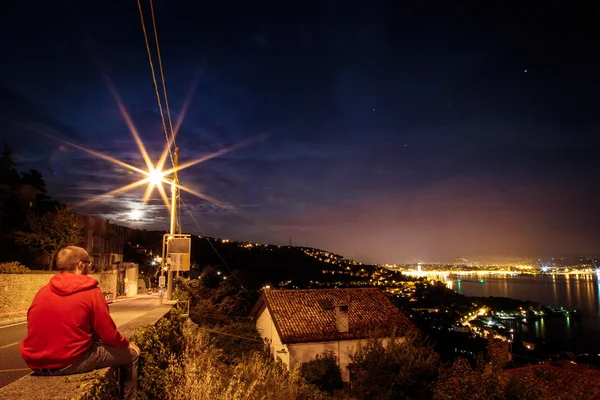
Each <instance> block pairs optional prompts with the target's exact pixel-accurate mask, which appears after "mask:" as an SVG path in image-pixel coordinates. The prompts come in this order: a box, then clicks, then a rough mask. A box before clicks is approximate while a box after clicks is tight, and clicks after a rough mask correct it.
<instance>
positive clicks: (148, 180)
mask: <svg viewBox="0 0 600 400" xmlns="http://www.w3.org/2000/svg"><path fill="white" fill-rule="evenodd" d="M105 78H106V82H107V85H108V87H109V91H110V92H111V94H112V96H113V98H114V99H115V102H116V103H117V106H118V109H119V112H120V114H121V116H122V118H123V120H124V121H125V124H126V125H127V127H128V129H129V132H130V134H131V136H132V137H133V139H134V141H135V143H136V145H137V147H138V150H139V152H140V156H141V158H142V159H143V160H144V162H145V164H146V168H145V169H143V168H139V167H136V166H134V165H131V164H129V163H127V162H125V161H122V160H119V159H117V158H115V157H113V156H109V155H107V154H105V153H102V152H100V151H97V150H94V149H91V148H89V147H86V146H83V145H81V144H79V143H75V142H73V141H70V140H66V139H63V138H60V137H57V136H55V135H53V134H50V133H48V132H45V131H43V130H41V129H38V128H36V127H33V126H30V125H22V124H19V123H14V122H12V121H10V122H11V123H12V124H14V125H16V126H19V127H20V128H22V129H25V130H28V131H31V132H33V133H36V134H40V135H43V136H46V137H48V138H51V139H53V140H56V141H59V142H61V143H63V144H65V145H67V146H69V147H72V148H75V149H77V150H80V151H83V152H85V153H87V154H89V155H91V156H94V157H96V158H99V159H102V160H105V161H108V162H110V163H112V164H115V165H117V166H120V167H123V168H125V169H128V170H130V171H132V172H134V173H137V174H139V175H141V176H142V177H141V179H139V180H137V181H135V182H131V183H129V184H127V185H124V186H122V187H119V188H116V189H113V190H111V191H109V192H106V193H102V194H100V195H98V196H95V197H92V198H90V199H86V200H84V201H82V202H79V203H76V204H74V205H73V206H74V207H76V208H79V207H82V206H84V205H88V204H90V203H93V202H96V201H98V200H101V199H104V198H106V197H112V196H115V195H117V194H119V193H123V192H126V191H129V190H132V189H136V188H138V187H141V186H143V185H147V187H146V190H145V192H144V195H143V197H142V204H147V202H148V201H149V199H150V197H151V196H152V193H153V191H154V188H156V189H157V190H158V192H159V193H160V196H161V198H162V200H163V202H164V204H165V206H166V207H167V209H168V210H169V212H170V208H171V202H170V201H169V198H168V196H167V193H166V191H165V188H164V186H163V184H167V185H171V184H172V183H173V182H172V180H171V179H170V178H169V176H170V175H173V174H174V173H175V172H179V171H181V170H184V169H186V168H189V167H192V166H194V165H198V164H201V163H203V162H205V161H208V160H211V159H213V158H216V157H219V156H221V155H224V154H227V153H230V152H232V151H234V150H238V149H240V148H243V147H246V146H248V145H250V144H252V143H254V142H256V141H258V140H262V139H265V138H266V137H268V136H269V134H260V135H257V136H255V137H252V138H250V139H247V140H244V141H242V142H239V143H236V144H233V145H231V146H229V147H226V148H223V149H220V150H217V151H215V152H213V153H210V154H207V155H203V156H201V157H198V158H197V159H194V160H191V161H187V162H186V163H184V164H183V165H181V166H179V167H178V168H169V169H167V170H165V169H164V164H165V163H166V159H167V155H168V154H169V152H170V149H171V147H172V145H173V141H172V140H169V142H168V143H167V146H166V147H165V149H164V150H163V152H162V153H161V156H160V158H159V160H158V162H157V163H156V164H154V163H153V162H152V160H151V158H150V156H149V154H148V152H147V150H146V146H145V145H144V142H143V141H142V139H141V137H140V135H139V132H138V130H137V128H136V127H135V125H134V123H133V120H132V118H131V116H130V115H129V113H128V112H127V109H126V108H125V106H124V104H123V101H122V100H121V97H120V96H119V94H118V93H117V91H116V88H115V87H114V85H112V83H111V82H110V79H108V77H107V76H105ZM189 102H190V96H188V98H186V101H185V104H184V107H183V109H182V113H181V115H180V118H179V120H178V121H177V123H176V129H175V130H176V131H178V130H179V129H180V127H181V125H182V122H183V117H184V115H185V113H186V111H187V109H188V106H189ZM175 185H176V187H177V188H178V189H180V190H183V191H185V192H188V193H190V194H192V195H194V196H196V197H198V198H200V199H202V200H205V201H207V202H210V203H212V204H215V205H217V206H219V207H221V208H223V209H227V210H229V211H232V212H236V209H235V207H233V206H231V205H227V204H224V203H223V202H221V201H219V200H217V199H215V198H213V197H211V196H208V195H205V194H203V193H199V192H197V191H195V190H193V189H190V188H188V187H186V186H183V185H181V184H179V183H176V184H175Z"/></svg>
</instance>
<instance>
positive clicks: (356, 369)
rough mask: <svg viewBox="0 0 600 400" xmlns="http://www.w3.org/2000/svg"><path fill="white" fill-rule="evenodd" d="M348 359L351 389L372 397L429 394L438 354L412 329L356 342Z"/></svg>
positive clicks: (385, 397) (380, 399) (411, 397)
mask: <svg viewBox="0 0 600 400" xmlns="http://www.w3.org/2000/svg"><path fill="white" fill-rule="evenodd" d="M350 359H351V360H352V364H353V365H352V391H353V393H354V394H356V395H357V396H359V397H368V398H369V399H373V400H384V399H427V398H431V391H432V387H433V382H434V381H435V378H436V375H437V369H438V365H439V356H438V354H437V353H436V352H435V351H434V350H433V347H432V346H430V345H429V344H428V343H426V341H425V340H424V339H423V338H422V337H421V336H420V335H419V334H418V333H417V332H413V331H409V332H407V334H406V336H405V337H404V338H397V337H395V336H392V337H391V338H390V339H389V341H388V343H387V345H386V344H384V341H383V339H380V338H371V339H369V340H368V341H367V342H366V343H359V345H358V346H357V349H356V351H355V353H354V354H351V355H350Z"/></svg>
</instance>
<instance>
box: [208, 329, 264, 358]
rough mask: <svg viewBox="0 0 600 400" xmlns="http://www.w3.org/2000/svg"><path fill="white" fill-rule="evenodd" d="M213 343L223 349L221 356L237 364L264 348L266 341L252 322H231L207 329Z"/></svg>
mask: <svg viewBox="0 0 600 400" xmlns="http://www.w3.org/2000/svg"><path fill="white" fill-rule="evenodd" d="M200 329H201V330H204V331H206V332H207V333H208V337H209V338H210V340H211V342H210V343H211V344H212V345H213V346H215V347H217V348H219V349H221V350H222V351H223V354H222V355H221V356H220V357H219V359H220V360H221V361H223V362H224V363H226V364H235V363H239V362H241V361H242V360H243V359H245V358H248V357H250V356H252V355H253V354H255V353H259V354H260V353H261V352H262V351H263V350H264V342H263V341H262V338H261V337H260V335H259V334H258V331H257V330H256V326H255V325H254V324H253V323H251V322H237V321H235V322H231V323H229V324H225V325H221V326H215V327H212V328H210V330H206V329H205V328H203V327H200Z"/></svg>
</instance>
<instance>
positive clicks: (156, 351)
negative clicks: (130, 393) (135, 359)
mask: <svg viewBox="0 0 600 400" xmlns="http://www.w3.org/2000/svg"><path fill="white" fill-rule="evenodd" d="M183 323H184V318H182V317H181V311H180V310H178V309H176V308H173V309H171V312H170V313H169V315H168V316H167V317H165V318H162V319H161V320H160V321H158V323H157V324H156V325H153V326H148V327H144V328H141V329H139V330H138V331H136V333H135V334H134V335H133V337H132V338H131V341H132V342H134V343H135V344H137V345H138V347H139V348H140V350H141V355H140V361H139V384H138V385H139V392H138V399H141V400H145V399H148V400H150V399H152V400H161V399H167V398H170V395H167V394H168V391H166V390H165V385H166V381H167V371H166V370H167V368H169V365H170V364H172V363H173V362H174V360H175V359H176V357H177V355H178V354H180V353H181V346H182V330H183Z"/></svg>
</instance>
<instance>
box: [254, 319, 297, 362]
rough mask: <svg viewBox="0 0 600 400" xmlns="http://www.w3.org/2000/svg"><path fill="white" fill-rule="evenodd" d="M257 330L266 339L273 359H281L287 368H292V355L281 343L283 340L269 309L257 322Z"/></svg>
mask: <svg viewBox="0 0 600 400" xmlns="http://www.w3.org/2000/svg"><path fill="white" fill-rule="evenodd" d="M256 330H257V331H258V334H259V335H260V336H261V337H262V338H263V340H264V339H266V341H267V343H268V344H269V354H270V355H271V356H272V357H273V359H275V360H276V359H277V358H280V359H281V361H282V362H283V363H284V364H285V365H286V366H287V367H289V366H290V353H289V350H288V348H287V346H286V345H285V344H283V343H281V338H280V337H279V334H278V333H277V328H275V324H274V323H273V318H271V313H270V312H269V310H268V309H267V308H265V309H264V310H263V312H262V313H261V314H260V316H259V317H258V319H257V320H256Z"/></svg>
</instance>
